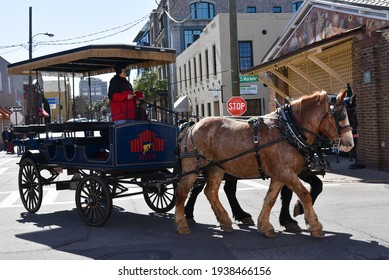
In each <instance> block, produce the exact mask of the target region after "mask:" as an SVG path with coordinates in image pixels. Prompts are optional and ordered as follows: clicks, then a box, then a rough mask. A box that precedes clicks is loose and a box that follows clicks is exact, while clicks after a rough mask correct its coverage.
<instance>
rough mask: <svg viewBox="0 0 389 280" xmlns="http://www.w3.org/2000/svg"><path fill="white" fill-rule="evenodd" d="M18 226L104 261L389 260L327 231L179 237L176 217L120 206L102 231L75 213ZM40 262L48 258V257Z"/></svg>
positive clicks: (377, 248)
mask: <svg viewBox="0 0 389 280" xmlns="http://www.w3.org/2000/svg"><path fill="white" fill-rule="evenodd" d="M54 221H55V222H54ZM17 222H19V223H26V224H27V223H28V224H33V225H34V226H36V231H34V232H28V233H23V234H18V235H16V237H17V238H19V239H22V240H27V241H30V242H35V243H38V244H42V245H44V250H45V251H51V250H55V251H56V253H57V254H55V255H56V256H58V252H57V251H60V252H66V253H70V254H75V255H78V256H83V257H85V258H89V259H101V260H190V259H191V260H194V259H196V260H234V259H240V260H245V259H246V260H249V259H258V260H262V259H263V260H371V259H374V260H377V259H389V249H388V248H386V247H384V246H381V245H379V244H378V243H377V242H365V241H359V240H353V238H352V236H351V235H350V234H347V233H341V232H330V231H326V232H325V237H324V238H323V239H321V240H317V239H314V238H312V237H310V236H309V233H307V232H302V233H300V234H289V233H284V232H279V233H278V236H277V237H276V238H273V239H267V238H265V237H263V236H262V234H260V233H258V232H257V230H256V227H246V226H237V225H234V228H235V231H234V232H233V233H224V232H222V231H220V229H219V228H217V227H215V224H216V222H215V224H214V225H209V224H197V225H194V226H191V230H192V234H191V235H186V236H181V235H178V234H177V233H176V232H175V225H174V217H173V214H169V213H167V214H157V213H149V214H147V215H145V214H135V213H129V212H125V211H123V209H121V208H117V207H116V208H114V209H113V213H112V216H111V218H110V220H109V221H108V223H107V224H106V225H105V226H103V227H89V226H87V225H85V224H84V223H83V222H82V221H81V220H80V218H79V217H78V214H77V210H76V209H73V210H72V211H58V212H54V213H49V214H29V213H22V214H21V217H20V219H19V220H17ZM46 246H47V247H49V250H47V247H46ZM34 247H36V246H34ZM66 256H67V258H69V255H66ZM42 257H43V259H50V252H48V253H47V252H46V254H45V255H42ZM16 258H18V257H17V256H16ZM18 259H20V257H19V258H18Z"/></svg>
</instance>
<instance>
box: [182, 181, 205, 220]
mask: <svg viewBox="0 0 389 280" xmlns="http://www.w3.org/2000/svg"><path fill="white" fill-rule="evenodd" d="M204 186H205V183H202V182H201V183H198V182H196V184H195V185H194V186H193V188H192V190H191V191H190V195H189V199H188V201H187V202H186V205H185V217H186V221H187V222H188V224H189V225H194V224H196V221H195V220H194V216H193V212H194V206H195V203H196V199H197V197H198V195H199V194H200V193H201V191H202V190H203V189H204Z"/></svg>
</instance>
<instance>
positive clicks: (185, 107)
mask: <svg viewBox="0 0 389 280" xmlns="http://www.w3.org/2000/svg"><path fill="white" fill-rule="evenodd" d="M174 111H176V112H188V111H189V102H188V96H181V97H180V98H178V99H177V101H176V102H174Z"/></svg>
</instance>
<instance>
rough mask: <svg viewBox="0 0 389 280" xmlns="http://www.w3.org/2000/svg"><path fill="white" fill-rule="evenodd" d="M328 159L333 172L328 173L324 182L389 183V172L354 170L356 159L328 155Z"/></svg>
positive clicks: (369, 169)
mask: <svg viewBox="0 0 389 280" xmlns="http://www.w3.org/2000/svg"><path fill="white" fill-rule="evenodd" d="M326 159H327V160H328V161H329V162H330V164H331V171H328V172H327V173H326V175H325V176H324V178H321V177H320V178H321V179H322V181H323V182H367V183H389V172H387V171H379V170H375V169H372V168H368V167H364V168H352V167H353V166H355V159H353V160H352V161H350V160H349V158H348V157H344V156H339V157H338V158H337V156H336V154H331V155H327V156H326Z"/></svg>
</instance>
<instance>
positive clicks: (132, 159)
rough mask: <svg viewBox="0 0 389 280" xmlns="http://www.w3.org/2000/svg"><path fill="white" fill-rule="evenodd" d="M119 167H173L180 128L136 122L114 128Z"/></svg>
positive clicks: (156, 123)
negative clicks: (178, 129)
mask: <svg viewBox="0 0 389 280" xmlns="http://www.w3.org/2000/svg"><path fill="white" fill-rule="evenodd" d="M115 134H116V135H115V142H116V143H115V145H114V146H115V147H114V149H115V152H116V166H117V167H127V168H129V169H153V168H157V169H159V168H172V167H174V164H175V160H176V156H175V149H176V139H177V127H176V126H174V125H171V124H167V123H160V122H133V123H128V124H125V125H123V126H119V127H117V128H116V129H115Z"/></svg>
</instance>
